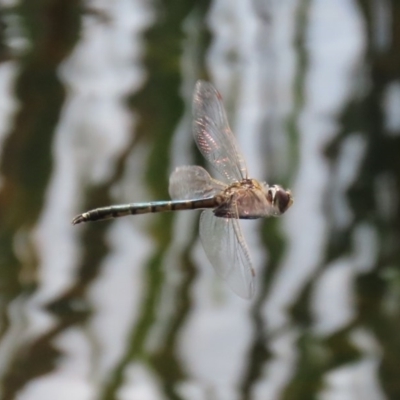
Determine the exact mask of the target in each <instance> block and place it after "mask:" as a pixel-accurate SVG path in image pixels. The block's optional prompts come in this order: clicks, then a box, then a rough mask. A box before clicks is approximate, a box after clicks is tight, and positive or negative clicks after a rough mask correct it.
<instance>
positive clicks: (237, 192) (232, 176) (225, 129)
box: [72, 80, 293, 299]
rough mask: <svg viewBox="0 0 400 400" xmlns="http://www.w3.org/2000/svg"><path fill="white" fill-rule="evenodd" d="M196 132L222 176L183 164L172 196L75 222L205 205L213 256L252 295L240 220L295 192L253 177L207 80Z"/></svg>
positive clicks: (270, 212) (204, 237)
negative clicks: (168, 199)
mask: <svg viewBox="0 0 400 400" xmlns="http://www.w3.org/2000/svg"><path fill="white" fill-rule="evenodd" d="M193 136H194V140H195V143H196V144H197V147H198V149H199V150H200V152H201V153H202V155H203V156H204V158H205V159H206V160H207V161H208V162H209V163H210V164H211V166H212V167H213V168H214V169H215V170H216V171H217V172H218V173H219V175H220V177H221V178H220V179H215V178H213V177H211V175H210V174H209V173H208V172H207V171H206V170H205V169H204V168H202V167H200V166H196V165H191V166H181V167H178V168H176V169H175V170H174V171H173V173H172V174H171V176H170V179H169V194H170V196H171V199H172V201H154V202H146V203H131V204H123V205H111V206H107V207H102V208H97V209H94V210H90V211H87V212H84V213H83V214H80V215H78V216H76V217H75V218H74V219H73V221H72V223H73V224H74V225H76V224H79V223H81V222H89V221H98V220H106V219H110V218H117V217H122V216H126V215H136V214H145V213H155V212H163V211H178V210H197V209H201V210H203V211H202V213H201V215H200V224H199V233H200V239H201V242H202V244H203V248H204V251H205V253H206V255H207V258H208V260H209V261H210V263H211V264H212V266H213V267H214V269H215V271H216V273H217V274H218V275H219V276H220V277H221V278H222V279H223V280H225V281H226V282H227V283H228V285H229V286H230V288H231V289H232V290H233V291H234V292H235V293H236V294H238V295H239V296H240V297H243V298H245V299H250V298H252V297H253V296H254V293H255V271H254V268H253V264H252V261H251V258H250V253H249V250H248V246H247V244H246V241H245V239H244V236H243V234H242V230H241V227H240V224H239V220H240V219H257V218H263V217H277V216H280V215H282V214H283V213H285V212H286V211H287V210H288V209H289V207H290V206H291V205H292V204H293V196H292V194H291V192H290V190H285V189H283V188H282V186H280V185H268V184H267V183H265V182H260V181H258V180H256V179H252V178H249V176H248V172H247V166H246V163H245V160H244V158H243V156H242V154H241V152H240V151H239V148H238V144H237V142H236V139H235V136H234V135H233V133H232V131H231V129H230V127H229V123H228V120H227V116H226V112H225V108H224V105H223V102H222V97H221V94H220V93H219V92H218V91H217V90H216V89H215V88H214V86H213V85H212V84H211V83H209V82H206V81H202V80H200V81H198V82H197V83H196V86H195V90H194V95H193Z"/></svg>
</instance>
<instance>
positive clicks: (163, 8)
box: [101, 1, 209, 400]
mask: <svg viewBox="0 0 400 400" xmlns="http://www.w3.org/2000/svg"><path fill="white" fill-rule="evenodd" d="M208 3H209V2H208V1H205V2H202V3H201V6H200V7H199V5H198V4H197V3H196V2H193V1H189V2H185V3H182V2H179V1H172V2H171V1H170V2H164V3H161V4H160V8H159V9H158V10H157V11H158V14H157V20H156V22H155V24H154V25H153V26H152V27H151V28H150V29H149V30H148V31H147V33H146V34H145V41H146V44H145V48H146V55H145V58H144V65H145V67H146V70H147V74H148V76H149V79H148V81H147V82H146V84H145V86H144V87H143V89H142V90H141V91H140V93H138V94H137V95H135V96H134V97H132V99H131V101H130V104H131V105H132V108H134V109H135V111H136V112H137V113H138V114H139V115H140V121H139V125H138V127H137V130H136V140H138V141H149V140H150V141H151V142H152V148H151V152H150V155H149V158H148V162H147V168H146V175H145V176H146V181H147V182H148V186H149V187H150V189H151V192H152V193H153V194H154V198H159V199H164V198H168V197H169V195H168V171H169V169H168V166H169V165H170V160H169V153H170V152H169V150H168V149H169V148H170V146H171V139H172V134H173V132H174V130H175V128H176V126H177V123H178V121H179V118H180V117H181V115H182V113H183V102H182V99H181V97H180V94H179V90H180V84H181V65H180V62H181V57H182V48H183V41H184V39H185V35H184V31H183V23H184V21H185V19H186V18H187V16H188V15H189V14H190V13H193V12H194V13H198V14H199V18H203V17H204V14H205V11H206V9H207V7H208ZM166 99H168V101H166ZM190 129H191V127H189V126H188V134H189V133H190ZM172 221H173V215H168V214H164V215H159V216H157V218H155V222H154V224H153V226H152V228H151V232H152V236H153V237H154V238H155V240H156V243H157V245H156V247H155V252H154V254H153V256H152V257H151V258H150V260H149V261H148V263H147V265H146V266H145V271H146V272H145V273H146V275H145V279H146V281H147V285H146V287H147V293H146V295H145V297H144V299H143V303H142V305H141V309H140V312H139V316H138V319H137V322H136V324H135V326H134V327H133V330H132V332H131V334H130V338H129V340H128V343H129V344H128V348H127V350H126V351H125V354H124V357H123V358H122V359H121V360H120V362H119V363H118V365H117V366H116V368H115V370H114V372H113V373H112V374H110V379H109V381H108V382H107V383H106V386H105V388H104V391H103V392H102V397H101V398H102V399H104V400H111V399H114V398H115V397H116V393H117V391H118V390H119V389H120V388H121V386H122V384H123V377H124V372H125V369H126V367H127V366H128V365H129V364H130V363H131V362H132V361H134V360H138V359H139V360H147V361H148V362H149V363H150V364H151V366H152V369H153V370H155V371H156V373H157V374H158V379H159V380H160V382H161V385H162V388H163V390H164V392H165V394H166V395H167V396H168V398H170V399H180V396H179V394H178V393H177V391H176V389H177V383H178V382H180V381H181V380H182V379H183V378H184V377H185V372H184V370H183V368H182V366H181V365H180V360H179V358H178V357H177V354H176V341H177V334H178V333H179V329H180V327H181V325H182V323H183V322H184V320H185V318H186V316H187V315H188V314H189V312H190V310H191V303H190V296H189V289H190V286H191V283H192V281H193V279H194V276H195V269H194V266H193V265H192V263H191V262H190V261H189V257H188V252H189V249H187V252H185V254H182V255H181V263H182V264H181V265H182V274H183V275H184V279H183V282H182V285H181V287H180V288H179V289H178V292H177V293H176V296H177V298H178V302H177V308H176V309H175V310H174V314H173V316H172V321H171V325H170V326H171V329H170V331H169V332H168V333H167V337H166V338H165V342H164V345H163V346H162V347H161V348H160V349H159V352H158V353H157V354H153V355H148V354H146V351H145V343H146V340H147V339H148V335H149V332H150V329H151V328H152V327H153V324H154V322H155V321H156V313H157V309H158V307H159V306H160V303H159V302H160V294H161V289H162V286H163V283H164V269H163V262H164V258H165V254H166V251H167V250H168V246H169V244H170V242H171V235H172ZM193 237H194V235H193ZM190 246H191V244H190Z"/></svg>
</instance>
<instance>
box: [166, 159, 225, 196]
mask: <svg viewBox="0 0 400 400" xmlns="http://www.w3.org/2000/svg"><path fill="white" fill-rule="evenodd" d="M225 187H226V185H225V184H223V183H222V182H219V181H217V180H216V179H213V178H211V176H210V174H209V173H208V172H207V171H206V170H205V169H204V168H202V167H198V166H197V165H190V166H184V167H178V168H176V169H175V171H174V172H173V173H172V174H171V176H170V178H169V195H170V196H171V199H173V200H193V199H204V198H206V197H212V196H215V195H216V194H218V193H220V192H222V191H223V190H224V189H225Z"/></svg>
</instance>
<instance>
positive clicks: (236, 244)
mask: <svg viewBox="0 0 400 400" xmlns="http://www.w3.org/2000/svg"><path fill="white" fill-rule="evenodd" d="M200 238H201V241H202V244H203V247H204V251H205V253H206V255H207V257H208V260H209V261H210V263H211V264H212V266H213V267H214V269H215V271H216V272H217V274H218V275H219V276H220V277H221V278H223V279H224V280H225V281H227V283H228V285H229V286H230V287H231V289H232V290H233V291H234V292H235V293H236V294H238V295H239V296H240V297H243V298H245V299H250V298H252V297H253V295H254V275H255V273H254V270H253V267H252V264H251V260H250V255H249V251H248V248H247V245H246V242H245V240H244V238H243V236H242V233H241V229H240V225H239V220H238V219H236V218H220V217H216V216H215V215H214V213H213V212H212V210H205V211H203V212H202V214H201V217H200Z"/></svg>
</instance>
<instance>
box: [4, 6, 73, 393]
mask: <svg viewBox="0 0 400 400" xmlns="http://www.w3.org/2000/svg"><path fill="white" fill-rule="evenodd" d="M79 5H80V2H79V1H68V2H64V1H62V0H52V1H48V2H46V4H45V5H43V6H42V7H37V6H36V2H32V1H29V0H26V1H22V2H21V3H20V5H19V6H18V8H16V9H14V10H13V12H14V13H15V15H16V16H18V18H20V20H21V21H22V23H23V26H24V32H25V33H26V38H25V39H26V40H27V42H28V43H29V49H28V50H27V51H26V52H25V53H24V55H23V56H21V57H19V58H18V59H17V60H16V61H18V63H19V68H20V73H19V76H18V78H17V81H16V87H15V93H16V96H17V99H18V101H19V109H18V112H17V114H16V116H15V120H14V123H13V126H12V130H11V132H10V133H9V136H8V137H7V140H6V141H5V143H4V146H3V149H2V157H1V165H0V169H1V175H2V177H3V184H2V187H1V191H0V253H1V258H0V282H1V286H0V290H1V297H2V298H3V300H4V302H3V304H4V308H2V309H1V319H2V324H1V326H2V334H3V333H4V332H5V330H7V328H8V327H9V325H8V321H7V317H6V312H7V306H8V304H9V302H10V301H11V300H12V299H13V298H15V297H16V296H17V295H18V294H20V293H21V292H23V291H26V290H27V289H34V287H35V286H36V282H35V273H36V268H37V257H36V255H35V254H32V256H31V264H32V265H31V267H30V268H31V271H29V272H30V274H29V276H27V275H25V276H24V277H25V280H24V281H22V282H21V280H20V277H21V275H20V272H21V271H20V268H21V264H20V262H19V261H18V258H17V255H16V254H15V251H14V246H13V242H14V240H15V237H16V234H17V233H19V232H21V231H23V232H25V233H26V234H27V235H29V233H30V230H31V228H32V227H33V225H34V223H35V221H36V220H37V219H38V216H39V214H40V212H41V211H42V208H43V200H44V195H45V192H46V188H47V185H48V181H49V177H50V174H51V170H52V159H51V146H52V140H53V135H54V128H55V126H56V124H57V123H58V119H59V115H60V110H61V107H62V104H63V101H64V89H63V87H62V86H61V84H60V82H59V80H58V78H57V68H58V66H59V64H60V62H62V60H63V59H64V58H65V57H66V56H67V55H68V54H69V52H70V51H71V49H72V47H73V46H74V44H75V42H76V40H77V37H78V33H79V21H80V20H79ZM49 339H50V337H49V336H46V337H42V338H40V339H39V340H37V341H35V342H34V343H32V344H31V345H30V346H29V348H24V349H20V351H19V352H18V353H17V354H16V355H15V358H14V360H13V361H12V362H11V363H10V364H9V366H8V367H9V368H8V370H7V371H6V374H5V378H4V382H3V399H14V398H15V394H16V392H17V391H18V390H19V389H21V388H22V387H23V386H24V384H26V383H27V382H28V381H29V380H31V379H32V378H34V377H35V376H38V375H41V374H43V373H45V372H47V371H50V370H51V369H52V367H53V365H54V362H55V355H56V352H55V350H54V349H53V347H52V345H51V344H50V341H49Z"/></svg>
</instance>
